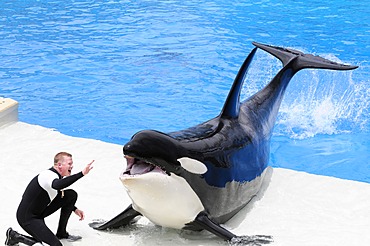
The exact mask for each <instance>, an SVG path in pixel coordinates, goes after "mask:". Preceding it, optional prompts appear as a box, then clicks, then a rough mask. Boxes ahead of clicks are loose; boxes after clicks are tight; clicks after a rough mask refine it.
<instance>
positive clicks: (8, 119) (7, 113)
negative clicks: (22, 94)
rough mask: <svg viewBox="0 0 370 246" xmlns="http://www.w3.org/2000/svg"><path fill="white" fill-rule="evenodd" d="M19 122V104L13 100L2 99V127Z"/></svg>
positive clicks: (0, 109) (0, 110) (0, 119)
mask: <svg viewBox="0 0 370 246" xmlns="http://www.w3.org/2000/svg"><path fill="white" fill-rule="evenodd" d="M17 121H18V102H17V101H15V100H13V99H11V98H3V97H0V127H3V126H6V125H9V124H12V123H14V122H17Z"/></svg>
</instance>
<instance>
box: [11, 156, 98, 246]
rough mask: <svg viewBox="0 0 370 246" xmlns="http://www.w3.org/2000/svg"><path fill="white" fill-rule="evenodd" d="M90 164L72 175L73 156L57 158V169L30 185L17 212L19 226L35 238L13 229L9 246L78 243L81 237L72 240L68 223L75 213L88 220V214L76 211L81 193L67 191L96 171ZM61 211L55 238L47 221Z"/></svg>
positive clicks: (46, 173) (34, 180)
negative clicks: (50, 216) (47, 218)
mask: <svg viewBox="0 0 370 246" xmlns="http://www.w3.org/2000/svg"><path fill="white" fill-rule="evenodd" d="M93 162H94V160H93V161H92V162H90V163H89V164H87V166H86V167H85V168H84V169H83V170H82V171H81V172H79V173H76V174H73V175H71V171H72V168H73V160H72V155H71V154H69V153H67V152H60V153H58V154H56V155H55V157H54V166H53V167H51V168H50V169H48V170H45V171H43V172H41V173H40V174H38V175H37V176H36V177H34V178H33V179H32V180H31V182H30V183H29V184H28V186H27V188H26V190H25V192H24V194H23V196H22V200H21V202H20V204H19V207H18V210H17V220H18V223H19V225H20V226H21V227H22V228H23V229H24V230H25V231H26V232H27V233H28V234H29V235H31V236H32V237H29V236H25V235H22V234H19V233H18V232H16V231H14V230H12V229H11V228H9V229H8V231H7V233H6V234H7V239H6V244H7V245H16V244H17V243H24V244H27V245H33V244H35V243H38V242H40V243H41V242H45V243H47V244H49V245H50V246H60V245H62V243H61V242H60V241H59V239H67V240H69V241H75V240H78V239H81V237H80V236H72V235H69V233H68V232H67V223H68V220H69V217H70V215H71V213H72V212H74V213H75V214H76V215H77V216H79V217H80V220H83V219H84V218H85V215H84V212H83V211H82V210H80V209H78V208H76V206H75V203H76V201H77V193H76V191H74V190H72V189H65V188H67V187H68V186H70V185H71V184H73V183H74V182H76V181H77V180H78V179H80V178H82V177H83V176H85V175H86V174H88V173H89V172H90V170H91V169H92V166H91V164H92V163H93ZM60 208H61V211H60V218H59V224H58V230H57V233H56V234H54V233H53V232H52V231H51V230H50V229H49V228H48V227H47V226H46V224H45V220H44V218H45V217H47V216H49V215H51V214H53V213H54V212H56V211H57V210H58V209H60Z"/></svg>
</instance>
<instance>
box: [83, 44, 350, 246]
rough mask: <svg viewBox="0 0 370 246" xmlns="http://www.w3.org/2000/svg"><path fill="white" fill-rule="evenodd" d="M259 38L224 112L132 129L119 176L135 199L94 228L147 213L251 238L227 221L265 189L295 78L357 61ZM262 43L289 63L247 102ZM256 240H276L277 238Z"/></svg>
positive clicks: (178, 224)
mask: <svg viewBox="0 0 370 246" xmlns="http://www.w3.org/2000/svg"><path fill="white" fill-rule="evenodd" d="M253 45H254V46H256V47H255V48H254V49H253V50H252V51H251V53H250V54H249V55H248V57H247V58H246V59H245V61H244V63H243V64H242V66H241V68H240V70H239V72H238V74H237V76H236V78H235V80H234V83H233V85H232V87H231V90H230V92H229V94H228V96H227V99H226V102H225V104H224V106H223V108H222V111H221V113H220V114H219V115H218V116H217V117H215V118H213V119H211V120H209V121H206V122H204V123H201V124H199V125H197V126H194V127H191V128H188V129H185V130H181V131H177V132H170V133H162V132H159V131H155V130H143V131H139V132H138V133H136V134H134V135H133V136H132V138H131V140H130V141H129V142H128V143H126V144H125V145H124V147H123V152H124V155H125V158H126V161H127V166H126V169H125V170H124V171H123V172H122V174H121V175H120V179H121V181H122V183H123V185H124V186H125V188H126V190H127V193H128V195H129V197H130V198H131V200H132V204H131V205H129V206H128V208H126V209H125V210H124V211H123V212H122V213H120V214H119V215H117V216H116V217H114V218H113V219H111V220H109V221H107V222H93V223H90V226H91V227H93V228H95V229H98V230H104V229H112V228H118V227H121V226H125V225H128V224H130V222H131V221H132V220H133V219H134V218H135V217H136V216H139V215H142V216H145V217H147V218H148V219H149V220H150V221H152V222H153V223H154V224H157V225H160V226H164V227H170V228H177V229H190V230H208V231H209V232H211V233H213V234H215V235H217V236H219V237H221V238H222V239H224V240H227V241H233V240H242V241H243V240H244V239H245V240H250V239H251V238H250V237H249V238H244V239H243V236H236V235H235V234H233V233H232V232H231V231H229V230H227V229H225V228H224V227H222V226H221V225H220V224H222V223H225V222H227V221H228V220H229V219H230V218H232V217H233V216H234V215H235V214H236V213H237V212H239V211H240V210H241V209H242V208H243V207H245V206H246V204H248V203H249V202H250V201H251V199H252V198H253V197H254V196H256V194H257V193H258V191H259V190H260V187H261V184H262V182H263V179H264V176H265V173H266V170H267V166H268V162H269V154H270V140H271V136H272V131H273V128H274V124H275V120H276V117H277V114H278V111H279V107H280V104H281V101H282V99H283V95H284V92H285V90H286V88H287V86H288V84H289V81H290V80H291V79H292V77H293V76H294V75H295V74H296V73H297V72H298V71H300V70H301V69H305V68H316V69H332V70H351V69H355V68H357V66H350V65H344V64H339V63H336V62H332V61H329V60H327V59H324V58H321V57H319V56H314V55H311V54H304V53H302V52H300V51H297V50H293V49H287V48H282V47H277V46H271V45H265V44H261V43H256V42H253ZM258 48H259V49H262V50H264V51H266V52H268V53H270V54H272V55H273V56H275V57H276V58H278V59H279V60H280V61H281V62H282V63H283V68H282V69H281V70H280V71H279V72H278V73H277V74H276V76H275V77H274V78H273V79H272V80H271V81H270V82H269V83H268V84H267V85H266V86H265V87H264V88H263V89H261V90H260V91H258V92H257V93H255V94H254V95H252V96H251V97H249V98H248V99H246V100H245V101H243V102H240V93H241V89H242V85H243V83H244V80H245V76H246V74H247V71H248V67H249V65H250V63H251V62H252V59H253V57H254V55H255V53H256V50H257V49H258ZM244 237H247V236H244ZM254 240H255V241H258V242H259V243H269V242H271V241H272V237H270V236H260V237H256V238H254Z"/></svg>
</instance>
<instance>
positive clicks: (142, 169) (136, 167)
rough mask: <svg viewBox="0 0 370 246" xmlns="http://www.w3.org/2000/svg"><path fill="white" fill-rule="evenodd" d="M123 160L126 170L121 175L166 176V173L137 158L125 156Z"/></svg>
mask: <svg viewBox="0 0 370 246" xmlns="http://www.w3.org/2000/svg"><path fill="white" fill-rule="evenodd" d="M125 158H126V160H127V167H126V170H125V171H124V172H123V175H143V174H146V173H151V172H157V173H163V174H167V172H166V171H164V170H163V169H162V168H160V167H159V166H156V165H155V164H152V163H150V162H146V161H144V160H141V159H139V158H134V157H130V156H127V155H126V156H125Z"/></svg>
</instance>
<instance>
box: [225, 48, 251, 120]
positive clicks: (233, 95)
mask: <svg viewBox="0 0 370 246" xmlns="http://www.w3.org/2000/svg"><path fill="white" fill-rule="evenodd" d="M256 50H257V48H254V49H253V50H252V51H251V53H249V55H248V57H247V58H246V59H245V61H244V62H243V65H242V66H241V67H240V69H239V72H238V74H237V75H236V77H235V80H234V83H233V86H232V87H231V90H230V92H229V95H228V96H227V99H226V102H225V104H224V107H223V109H222V111H221V117H227V118H236V117H238V115H239V108H240V92H241V90H242V86H243V82H244V78H245V75H246V74H247V72H248V67H249V64H250V63H251V62H252V59H253V57H254V54H255V53H256Z"/></svg>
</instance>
